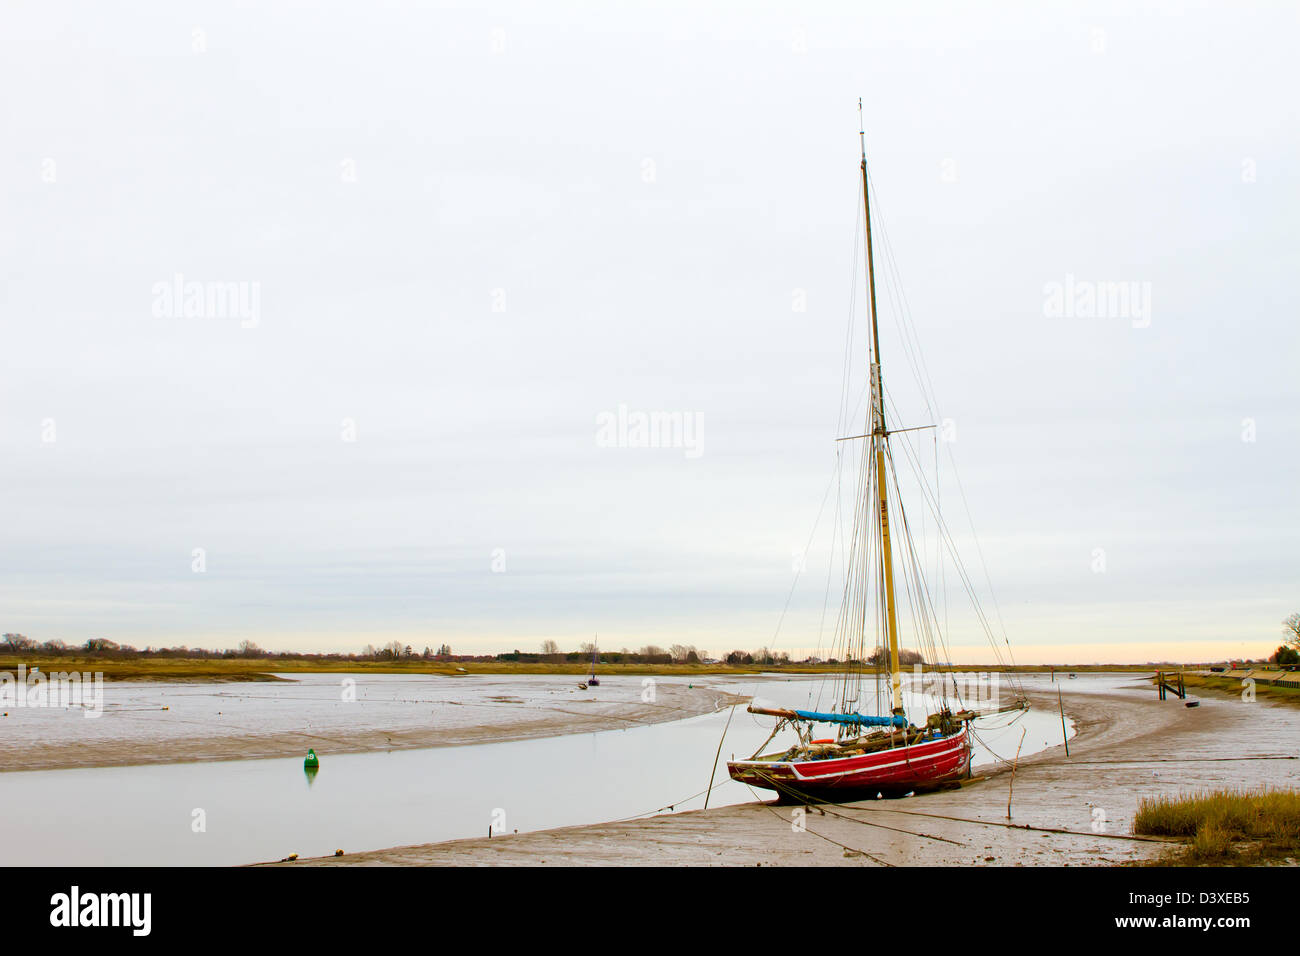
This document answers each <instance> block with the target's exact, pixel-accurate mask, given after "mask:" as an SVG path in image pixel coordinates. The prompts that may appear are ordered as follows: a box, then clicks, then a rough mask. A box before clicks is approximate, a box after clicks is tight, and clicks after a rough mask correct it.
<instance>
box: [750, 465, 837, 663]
mask: <svg viewBox="0 0 1300 956" xmlns="http://www.w3.org/2000/svg"><path fill="white" fill-rule="evenodd" d="M834 485H835V474H834V472H832V473H831V480H830V481H828V482H827V483H826V491H825V492H824V493H823V494H822V503H821V505H819V506H818V508H817V518H816V520H814V521H813V528H812V531H811V532H810V533H809V535H808V542H807V543H806V544H805V545H804V549H803V550H804V554H807V553H808V549H809V548H810V547H812V542H813V538H815V537H816V536H817V526H818V525H819V524H821V520H822V512H823V511H824V510H825V509H826V499H827V498H828V497H830V493H831V488H832V487H834ZM802 564H803V562H800V565H801V566H800V567H798V568H796V569H795V572H794V580H793V581H791V582H790V593H788V594H787V595H786V596H785V607H783V608H781V616H780V617H779V618H778V619H777V622H776V630H775V631H774V632H773V633H772V639H771V640H770V641H768V644H767V648H766V650H767V651H768V652H769V653H770V652H771V650H772V647H773V646H774V645H775V644H776V639H777V637H779V636H780V634H781V626H782V625H783V624H784V623H785V615H786V612H787V611H789V610H790V600H791V599H792V598H793V597H794V589H795V588H796V587H797V586H798V585H799V576H800V575H801V574H803V567H802Z"/></svg>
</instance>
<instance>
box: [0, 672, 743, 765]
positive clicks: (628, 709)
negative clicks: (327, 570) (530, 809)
mask: <svg viewBox="0 0 1300 956" xmlns="http://www.w3.org/2000/svg"><path fill="white" fill-rule="evenodd" d="M746 699H747V698H744V697H739V696H736V695H735V694H730V693H728V692H727V691H725V690H723V689H721V688H717V687H708V686H704V685H701V684H695V685H693V686H688V685H687V684H677V683H669V682H662V683H659V684H658V685H657V698H656V700H655V702H653V703H644V702H641V701H639V700H623V701H604V702H600V704H599V706H600V707H601V709H600V710H599V711H593V712H590V713H581V712H580V710H572V709H569V710H566V709H561V708H558V707H551V708H546V709H541V708H539V709H537V710H536V711H535V712H533V713H531V714H530V715H529V716H527V717H523V718H522V719H519V720H514V721H511V722H510V723H508V724H502V723H488V724H467V725H461V726H410V725H407V726H400V727H392V728H389V727H385V726H370V727H364V728H356V729H352V728H350V729H347V730H343V731H339V730H334V731H332V732H331V733H315V732H312V731H310V730H302V731H298V730H287V729H286V730H282V731H277V732H271V733H256V732H236V733H228V734H227V733H222V734H208V735H203V736H200V735H197V734H196V735H194V736H186V737H170V738H137V739H119V738H108V739H100V740H86V739H70V740H59V741H53V742H42V743H40V744H39V745H38V746H33V745H31V742H30V741H22V740H15V739H12V738H6V737H4V736H0V773H23V772H33V771H46V770H75V769H90V768H97V767H133V766H144V765H154V764H183V763H197V762H208V761H224V760H264V759H270V758H280V757H302V756H303V755H304V754H305V753H306V752H307V749H308V748H309V747H312V748H315V749H316V750H317V751H318V752H319V753H321V754H326V753H328V754H331V755H333V754H355V753H372V752H380V751H394V750H417V749H424V748H432V747H458V746H463V745H466V744H484V743H503V742H506V741H515V740H530V739H537V738H541V737H559V736H564V735H566V734H579V733H596V732H600V731H607V730H622V729H624V728H626V727H628V726H633V725H641V724H657V723H664V722H666V721H672V720H682V719H685V718H689V717H697V716H699V715H701V714H707V713H712V712H715V711H717V710H720V709H722V708H724V707H729V706H731V705H732V704H734V703H739V702H743V701H744V700H746ZM587 703H595V701H592V700H588V701H572V702H567V705H568V706H571V707H578V708H580V707H581V706H582V705H584V704H587ZM11 719H12V718H11ZM76 719H84V718H81V717H78V718H76ZM109 719H112V718H111V717H110V716H109V714H108V713H106V714H105V715H104V716H101V717H100V718H98V720H99V721H103V720H109ZM178 719H179V718H178Z"/></svg>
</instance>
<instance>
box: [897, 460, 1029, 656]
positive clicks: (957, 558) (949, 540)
mask: <svg viewBox="0 0 1300 956" xmlns="http://www.w3.org/2000/svg"><path fill="white" fill-rule="evenodd" d="M909 463H910V464H911V465H912V467H913V470H914V471H916V470H917V469H918V468H919V464H918V463H917V462H916V461H914V460H913V459H911V458H910V457H909ZM921 490H922V492H923V493H924V495H923V496H924V497H925V498H926V500H927V504H929V505H930V507H931V508H932V510H934V513H935V519H936V522H937V524H938V525H939V528H940V531H941V533H942V537H943V540H944V543H945V544H946V545H947V547H948V551H949V555H950V556H951V558H952V560H953V565H954V567H955V568H956V570H957V572H958V574H959V576H960V577H961V580H962V583H963V586H964V587H965V589H966V593H967V595H968V596H969V597H970V599H971V603H972V604H973V605H974V609H975V612H976V615H977V616H978V617H979V619H980V622H981V625H982V626H983V628H984V631H985V634H986V635H987V636H988V638H989V641H990V643H991V644H992V645H993V649H994V652H995V654H996V655H997V657H998V660H999V663H1000V665H1001V666H1004V667H1005V666H1007V664H1006V662H1003V661H1002V659H1001V648H1000V647H998V645H997V641H996V638H995V636H994V633H993V628H992V625H991V622H990V621H988V619H987V616H986V615H985V613H984V610H983V608H982V606H981V605H980V602H979V598H978V597H977V595H976V593H975V589H974V583H973V582H972V581H971V580H970V576H969V574H968V573H967V572H966V569H965V562H963V561H962V560H961V555H960V554H959V553H958V552H957V549H956V541H955V539H954V538H953V537H952V532H951V530H950V529H949V528H948V525H947V522H946V521H944V520H943V516H942V515H941V514H940V513H938V511H937V508H936V507H935V505H934V502H933V500H932V493H931V491H930V489H929V488H928V487H927V486H926V484H925V483H924V482H923V481H922V482H921ZM968 517H969V512H968ZM972 535H974V529H973V527H972ZM978 543H979V542H978V538H977V539H976V546H977V547H978ZM982 557H983V555H982V553H981V559H982ZM984 569H985V576H986V578H987V574H988V566H987V564H985V565H984ZM1002 640H1003V643H1004V644H1006V645H1007V649H1008V658H1010V659H1011V664H1010V666H1012V667H1014V666H1015V662H1014V658H1012V657H1011V654H1010V642H1009V641H1007V639H1006V631H1005V628H1004V629H1003V634H1002Z"/></svg>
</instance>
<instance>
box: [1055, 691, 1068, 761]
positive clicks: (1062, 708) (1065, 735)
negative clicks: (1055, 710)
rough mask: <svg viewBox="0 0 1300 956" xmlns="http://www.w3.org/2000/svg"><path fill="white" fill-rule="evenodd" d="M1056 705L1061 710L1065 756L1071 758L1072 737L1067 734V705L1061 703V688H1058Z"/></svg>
mask: <svg viewBox="0 0 1300 956" xmlns="http://www.w3.org/2000/svg"><path fill="white" fill-rule="evenodd" d="M1056 703H1057V705H1058V706H1059V707H1060V708H1061V739H1062V740H1063V741H1065V755H1066V756H1067V757H1068V756H1070V737H1069V735H1068V734H1067V733H1066V732H1065V704H1064V703H1062V701H1061V688H1059V687H1058V688H1056Z"/></svg>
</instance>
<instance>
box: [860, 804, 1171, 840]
mask: <svg viewBox="0 0 1300 956" xmlns="http://www.w3.org/2000/svg"><path fill="white" fill-rule="evenodd" d="M856 809H859V810H863V811H865V812H866V813H905V814H908V815H909V816H915V817H932V818H933V819H935V820H952V821H954V822H956V823H975V824H978V825H980V826H986V827H1002V828H1003V829H1006V830H1033V831H1035V832H1037V833H1059V834H1063V835H1066V836H1081V837H1098V838H1100V839H1103V840H1130V841H1134V842H1137V843H1168V842H1169V840H1167V839H1165V838H1164V837H1144V836H1130V835H1128V834H1124V833H1095V832H1093V831H1091V830H1065V829H1062V828H1060V827H1036V826H1033V825H1031V824H1028V823H1003V822H1002V821H1000V820H974V819H971V818H969V817H950V816H947V815H945V814H942V813H922V812H921V811H920V810H896V809H894V808H893V807H888V808H881V809H880V810H874V809H867V808H866V807H857V808H856Z"/></svg>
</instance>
